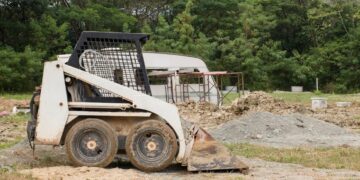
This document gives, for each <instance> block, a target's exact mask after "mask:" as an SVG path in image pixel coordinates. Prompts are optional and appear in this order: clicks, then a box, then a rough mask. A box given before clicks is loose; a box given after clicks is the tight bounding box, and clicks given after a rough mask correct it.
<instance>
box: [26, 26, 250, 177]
mask: <svg viewBox="0 0 360 180" xmlns="http://www.w3.org/2000/svg"><path fill="white" fill-rule="evenodd" d="M147 39H148V36H147V35H144V34H126V33H105V32H83V33H82V34H81V37H80V38H79V40H78V42H77V44H76V46H75V49H74V52H73V53H72V54H71V56H68V55H62V56H59V57H58V60H57V61H53V62H46V63H45V66H44V73H43V79H42V86H41V89H39V90H38V92H36V93H34V96H33V98H32V101H31V104H30V109H31V114H32V120H31V121H29V124H28V130H27V131H28V138H29V140H30V142H31V143H30V145H31V146H33V145H34V144H45V145H65V149H66V153H67V156H68V158H69V160H70V161H71V162H72V163H73V164H74V165H76V166H96V167H106V166H107V165H109V164H110V163H111V162H112V161H113V159H114V157H115V156H116V155H117V153H118V152H121V151H118V150H119V149H125V152H126V155H127V156H128V158H129V160H130V162H131V163H132V164H133V165H134V166H136V167H137V168H139V169H141V170H143V171H160V170H163V169H164V168H166V167H168V166H169V165H170V164H172V163H181V164H182V165H184V166H187V167H188V170H189V171H203V170H226V169H238V170H240V171H241V172H246V171H247V170H248V167H247V166H246V165H244V164H243V163H242V162H241V161H240V160H239V159H238V158H237V157H236V156H233V155H231V154H230V152H229V151H228V150H227V149H226V147H224V146H223V145H221V144H220V143H218V142H216V141H215V140H214V139H213V138H212V137H211V136H210V135H209V134H208V133H206V132H205V131H204V130H202V129H201V128H199V127H197V126H195V125H191V124H189V123H187V122H185V121H182V120H181V119H180V116H179V113H178V109H177V108H176V106H175V105H173V104H170V103H167V102H164V101H163V100H160V99H158V98H155V97H153V96H151V88H150V85H149V81H148V77H147V73H146V67H145V63H144V60H143V59H144V57H143V54H142V52H141V43H145V41H146V40H147ZM148 55H149V57H150V56H152V55H154V54H147V55H145V56H148ZM179 58H180V57H179ZM149 59H151V58H149ZM152 60H154V61H155V60H156V59H152ZM149 62H150V60H149ZM154 64H155V63H154ZM158 64H161V63H158ZM198 68H200V67H198ZM201 68H204V70H207V68H206V66H205V64H202V67H201Z"/></svg>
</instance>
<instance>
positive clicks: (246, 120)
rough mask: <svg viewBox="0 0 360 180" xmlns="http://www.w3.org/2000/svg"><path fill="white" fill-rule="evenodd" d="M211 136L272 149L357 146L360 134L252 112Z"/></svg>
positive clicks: (299, 118)
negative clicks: (266, 146) (271, 147)
mask: <svg viewBox="0 0 360 180" xmlns="http://www.w3.org/2000/svg"><path fill="white" fill-rule="evenodd" d="M210 133H211V134H212V135H213V136H214V137H215V138H217V139H219V140H222V141H226V142H231V143H255V144H262V145H269V146H273V147H298V146H311V147H318V146H319V147H328V146H341V145H346V146H355V147H360V135H359V134H354V133H350V132H348V131H347V130H346V129H343V128H341V127H339V126H336V125H334V124H330V123H327V122H324V121H321V120H318V119H314V118H311V117H307V116H304V115H301V114H291V115H275V114H272V113H269V112H256V113H251V114H248V115H246V116H243V117H241V118H236V119H234V120H232V121H229V122H227V123H225V124H223V125H221V126H220V127H218V128H216V129H211V130H210Z"/></svg>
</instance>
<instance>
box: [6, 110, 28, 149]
mask: <svg viewBox="0 0 360 180" xmlns="http://www.w3.org/2000/svg"><path fill="white" fill-rule="evenodd" d="M29 118H30V117H29V115H25V114H19V115H11V116H5V117H0V133H2V134H3V136H2V139H0V149H5V148H9V147H11V146H13V145H15V144H17V143H18V142H20V141H22V140H23V139H24V137H25V135H26V129H25V125H26V122H27V121H28V119H29Z"/></svg>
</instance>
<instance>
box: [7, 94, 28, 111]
mask: <svg viewBox="0 0 360 180" xmlns="http://www.w3.org/2000/svg"><path fill="white" fill-rule="evenodd" d="M14 106H21V107H26V106H29V102H28V101H25V100H14V99H5V98H2V97H0V112H1V111H7V112H11V110H12V108H13V107H14Z"/></svg>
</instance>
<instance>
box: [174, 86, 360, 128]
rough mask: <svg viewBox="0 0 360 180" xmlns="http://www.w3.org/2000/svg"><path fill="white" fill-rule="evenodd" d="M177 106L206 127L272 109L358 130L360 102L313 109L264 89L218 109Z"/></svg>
mask: <svg viewBox="0 0 360 180" xmlns="http://www.w3.org/2000/svg"><path fill="white" fill-rule="evenodd" d="M178 107H179V112H180V115H181V117H182V118H183V119H185V120H188V121H191V122H195V123H196V124H198V125H200V126H201V127H203V128H205V129H210V128H214V127H217V126H218V125H221V124H223V123H225V122H228V121H230V120H232V119H233V118H236V117H239V116H242V115H246V114H248V113H253V112H271V113H273V114H278V115H289V114H294V113H299V114H303V115H306V116H310V117H313V118H316V119H320V120H323V121H326V122H329V123H333V124H336V125H338V126H341V127H347V128H352V129H360V104H359V103H357V102H353V103H352V105H351V107H346V108H344V107H337V106H336V105H335V104H329V106H328V108H327V109H319V110H313V109H311V107H309V106H305V105H303V104H300V103H286V102H285V101H283V100H280V99H276V98H273V97H272V96H271V95H269V94H267V93H265V92H262V91H255V92H252V93H250V94H248V95H246V96H243V97H240V98H238V99H236V100H235V101H234V102H233V103H232V104H231V105H228V106H222V107H220V108H218V107H216V106H215V105H212V104H209V103H206V102H205V103H195V102H187V103H181V104H178Z"/></svg>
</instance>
